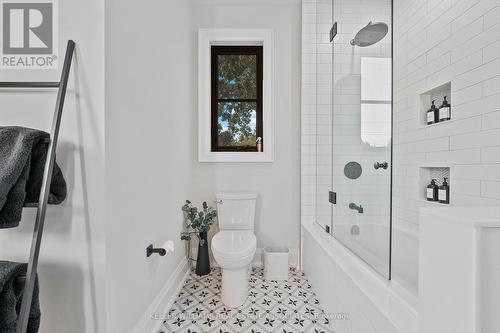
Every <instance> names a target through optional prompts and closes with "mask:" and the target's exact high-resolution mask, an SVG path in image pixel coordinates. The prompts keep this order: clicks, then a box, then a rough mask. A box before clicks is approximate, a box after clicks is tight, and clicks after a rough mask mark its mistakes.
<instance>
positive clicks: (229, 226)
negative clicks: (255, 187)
mask: <svg viewBox="0 0 500 333" xmlns="http://www.w3.org/2000/svg"><path fill="white" fill-rule="evenodd" d="M256 200H257V193H255V192H221V193H217V218H218V221H219V229H220V230H253V228H254V222H255V202H256Z"/></svg>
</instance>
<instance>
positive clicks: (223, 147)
mask: <svg viewBox="0 0 500 333" xmlns="http://www.w3.org/2000/svg"><path fill="white" fill-rule="evenodd" d="M274 62H275V58H274V32H273V30H272V29H199V30H198V160H199V161H200V162H217V163H221V162H222V163H223V162H231V163H234V162H237V163H238V162H240V163H247V162H256V163H259V162H273V161H274V142H275V137H274V136H275V133H274V113H275V112H274V109H275V97H274V95H275V94H274V91H275V86H274V82H275V72H274V68H275V66H274ZM259 138H260V141H259V143H260V145H257V143H256V141H258V140H259ZM258 147H259V148H258Z"/></svg>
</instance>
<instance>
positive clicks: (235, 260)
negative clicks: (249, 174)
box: [212, 192, 257, 308]
mask: <svg viewBox="0 0 500 333" xmlns="http://www.w3.org/2000/svg"><path fill="white" fill-rule="evenodd" d="M256 199H257V193H254V192H224V193H218V194H217V215H218V220H219V229H220V231H219V232H218V233H217V234H216V235H215V236H214V237H213V239H212V253H213V255H214V258H215V261H217V263H218V264H219V266H220V267H221V268H222V302H223V303H224V304H225V305H226V306H228V307H231V308H236V307H239V306H240V305H242V304H243V303H245V300H246V299H247V296H248V269H249V268H250V263H251V262H252V260H253V257H254V255H255V249H256V246H257V240H256V238H255V235H254V233H253V229H254V219H255V201H256Z"/></svg>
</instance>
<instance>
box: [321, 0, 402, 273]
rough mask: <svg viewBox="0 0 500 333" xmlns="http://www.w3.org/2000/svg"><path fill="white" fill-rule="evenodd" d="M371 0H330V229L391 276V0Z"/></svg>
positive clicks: (344, 242) (357, 252)
mask: <svg viewBox="0 0 500 333" xmlns="http://www.w3.org/2000/svg"><path fill="white" fill-rule="evenodd" d="M370 4H371V5H373V6H367V7H364V8H361V7H362V6H363V5H358V6H359V7H360V8H358V10H359V13H357V12H356V8H354V7H355V6H356V5H352V6H347V5H346V2H342V1H333V8H332V9H333V12H334V19H337V20H338V22H337V29H338V34H337V35H336V36H335V38H334V41H333V45H332V48H333V66H332V68H333V71H332V81H333V93H334V96H333V108H332V122H331V126H332V172H331V176H332V180H331V184H332V191H333V192H335V194H336V203H335V204H334V205H332V207H333V213H332V216H331V218H332V225H333V236H334V237H335V238H336V239H337V240H339V241H340V242H341V243H342V244H344V245H345V246H346V247H348V248H349V249H350V250H351V251H352V252H354V253H355V254H356V255H358V256H359V257H360V258H362V259H363V260H364V261H366V262H367V263H368V264H370V265H371V266H372V267H373V268H374V269H376V270H377V271H378V272H380V273H381V274H382V275H384V276H386V277H387V278H390V235H391V156H392V142H391V134H392V133H391V128H392V125H391V124H392V115H391V113H392V101H391V100H392V88H391V87H392V82H391V76H392V61H391V56H392V50H391V49H392V48H391V40H392V39H391V35H390V24H391V2H390V1H387V0H373V1H370ZM371 10H372V11H373V12H370V11H371ZM353 12H354V13H357V14H353ZM360 13H363V14H360Z"/></svg>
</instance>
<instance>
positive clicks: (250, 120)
mask: <svg viewBox="0 0 500 333" xmlns="http://www.w3.org/2000/svg"><path fill="white" fill-rule="evenodd" d="M259 50H260V53H259ZM261 50H262V47H258V46H246V47H230V46H226V47H213V49H212V56H213V57H214V59H213V61H215V62H213V63H212V71H215V72H213V73H212V84H213V85H215V87H214V86H212V89H215V91H214V90H213V95H212V99H213V100H212V109H213V110H212V135H213V136H214V135H216V139H214V138H213V139H212V150H228V151H231V150H250V151H255V150H256V140H257V137H262V134H261V133H260V131H261V129H260V125H259V120H260V119H261V118H260V117H261V114H260V112H261V111H260V108H261V102H260V101H261V94H262V93H261V91H259V90H261V89H262V88H261V85H260V84H259V79H260V80H261V77H262V76H261V75H259V74H260V73H259V66H260V65H259V54H260V55H261V54H262V53H261ZM260 70H261V69H260ZM214 92H216V93H214ZM215 108H216V110H214V109H215ZM214 111H216V113H215V112H214Z"/></svg>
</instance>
